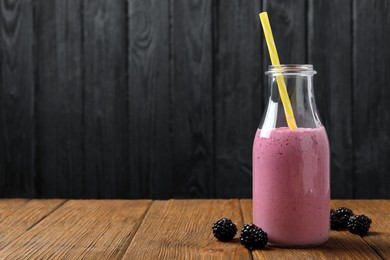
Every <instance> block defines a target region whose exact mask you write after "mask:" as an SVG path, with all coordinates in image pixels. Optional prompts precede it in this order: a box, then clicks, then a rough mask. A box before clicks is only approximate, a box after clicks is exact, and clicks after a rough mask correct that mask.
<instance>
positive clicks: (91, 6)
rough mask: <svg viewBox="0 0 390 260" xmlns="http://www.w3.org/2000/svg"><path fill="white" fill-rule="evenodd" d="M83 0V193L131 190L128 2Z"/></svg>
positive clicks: (99, 195) (102, 195)
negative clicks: (84, 179) (127, 55)
mask: <svg viewBox="0 0 390 260" xmlns="http://www.w3.org/2000/svg"><path fill="white" fill-rule="evenodd" d="M82 3H83V24H82V28H83V55H84V56H83V57H84V59H83V60H84V66H83V68H84V72H85V75H83V78H84V88H85V90H84V102H85V103H84V111H85V112H84V124H85V125H84V131H85V132H84V136H85V143H84V153H85V178H86V180H88V182H86V183H84V190H85V192H84V196H86V197H89V198H121V197H122V198H123V197H128V196H129V193H130V192H129V191H130V185H129V179H130V177H129V176H128V175H129V167H128V156H127V155H128V120H129V116H128V95H127V94H128V87H127V73H128V71H127V57H126V53H127V48H128V46H127V26H126V24H127V4H126V2H125V1H119V0H116V1H109V2H107V1H91V0H85V1H82Z"/></svg>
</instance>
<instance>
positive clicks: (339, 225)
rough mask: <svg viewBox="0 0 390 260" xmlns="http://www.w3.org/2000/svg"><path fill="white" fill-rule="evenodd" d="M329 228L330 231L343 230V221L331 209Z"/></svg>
mask: <svg viewBox="0 0 390 260" xmlns="http://www.w3.org/2000/svg"><path fill="white" fill-rule="evenodd" d="M330 228H331V229H332V230H340V229H343V221H342V220H341V219H340V217H339V216H338V215H337V214H336V212H335V211H334V210H333V209H331V210H330Z"/></svg>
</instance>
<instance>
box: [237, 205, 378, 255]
mask: <svg viewBox="0 0 390 260" xmlns="http://www.w3.org/2000/svg"><path fill="white" fill-rule="evenodd" d="M240 205H241V210H242V214H243V216H244V220H245V223H251V222H252V200H240ZM332 205H333V204H332ZM252 255H253V259H381V257H380V256H379V255H378V254H377V253H376V252H375V251H374V250H373V249H372V248H371V247H370V246H369V245H368V244H367V243H366V242H365V241H364V240H363V239H362V238H361V237H360V236H357V235H354V234H351V233H349V232H344V231H331V233H330V238H329V240H328V242H327V243H326V244H325V245H322V246H320V247H315V248H307V249H290V248H277V247H272V246H268V247H267V249H266V250H255V251H252Z"/></svg>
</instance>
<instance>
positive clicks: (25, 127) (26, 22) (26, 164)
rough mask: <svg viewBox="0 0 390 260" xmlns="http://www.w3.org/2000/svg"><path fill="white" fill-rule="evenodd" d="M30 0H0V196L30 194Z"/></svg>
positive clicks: (32, 193) (31, 45) (31, 169)
mask: <svg viewBox="0 0 390 260" xmlns="http://www.w3.org/2000/svg"><path fill="white" fill-rule="evenodd" d="M32 10H33V4H32V1H29V0H26V1H9V0H3V1H0V196H1V197H4V196H7V197H32V196H34V195H35V180H34V177H35V176H34V174H35V172H34V168H35V166H34V149H33V148H34V127H33V125H34V68H35V67H34V65H35V64H34V53H33V42H34V28H33V16H32V13H33V12H32Z"/></svg>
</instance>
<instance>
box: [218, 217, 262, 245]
mask: <svg viewBox="0 0 390 260" xmlns="http://www.w3.org/2000/svg"><path fill="white" fill-rule="evenodd" d="M212 229H213V234H214V236H215V237H216V238H217V239H219V240H220V241H222V242H227V241H230V240H232V239H233V238H234V236H235V235H236V234H237V226H236V225H235V224H234V223H233V222H232V221H231V220H230V219H228V218H221V219H220V220H218V221H216V222H214V224H213V227H212ZM240 241H241V244H243V245H244V246H245V247H246V248H248V249H249V250H253V249H260V248H263V247H264V246H265V245H266V244H267V242H268V235H267V233H266V232H264V231H263V230H262V229H261V228H259V227H257V226H256V225H254V224H246V225H244V227H243V228H242V229H241V235H240Z"/></svg>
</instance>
